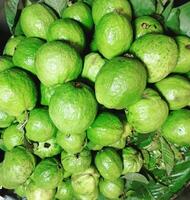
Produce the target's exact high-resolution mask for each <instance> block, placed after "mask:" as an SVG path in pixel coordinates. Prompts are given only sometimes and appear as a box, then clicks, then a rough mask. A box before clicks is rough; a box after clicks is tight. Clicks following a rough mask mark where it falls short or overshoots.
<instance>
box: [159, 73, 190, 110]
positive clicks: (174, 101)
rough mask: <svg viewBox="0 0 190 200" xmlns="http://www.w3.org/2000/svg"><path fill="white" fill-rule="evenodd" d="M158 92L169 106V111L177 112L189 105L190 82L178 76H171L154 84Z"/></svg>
mask: <svg viewBox="0 0 190 200" xmlns="http://www.w3.org/2000/svg"><path fill="white" fill-rule="evenodd" d="M156 87H157V89H158V90H159V92H160V93H161V94H162V95H163V96H164V98H165V99H166V101H167V102H168V104H169V108H170V110H178V109H180V108H183V107H185V106H187V105H189V102H190V81H189V80H188V79H186V78H185V77H183V76H180V75H171V76H168V77H166V78H165V79H163V80H161V81H159V82H157V83H156Z"/></svg>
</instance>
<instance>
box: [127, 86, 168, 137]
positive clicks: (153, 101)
mask: <svg viewBox="0 0 190 200" xmlns="http://www.w3.org/2000/svg"><path fill="white" fill-rule="evenodd" d="M168 113H169V109H168V105H167V103H166V102H165V101H164V100H162V98H161V97H160V96H159V94H158V93H157V92H156V91H154V90H152V89H150V88H147V89H146V90H145V91H144V95H143V98H142V99H141V100H139V101H137V102H136V103H135V104H133V105H131V106H129V107H128V110H127V111H126V117H127V120H128V122H129V124H130V125H131V126H132V127H133V128H134V129H135V131H137V132H138V133H150V132H154V131H156V130H158V129H159V128H160V127H161V126H162V124H163V123H164V122H165V120H166V118H167V116H168Z"/></svg>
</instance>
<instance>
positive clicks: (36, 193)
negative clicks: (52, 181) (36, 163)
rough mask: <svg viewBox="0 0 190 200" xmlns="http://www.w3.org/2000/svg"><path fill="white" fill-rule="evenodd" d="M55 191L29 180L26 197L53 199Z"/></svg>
mask: <svg viewBox="0 0 190 200" xmlns="http://www.w3.org/2000/svg"><path fill="white" fill-rule="evenodd" d="M55 192H56V191H55V189H44V188H41V187H39V186H37V185H36V184H35V183H34V182H33V181H31V182H30V183H29V185H28V186H27V188H26V198H27V200H34V199H35V200H54V199H55V198H54V197H55Z"/></svg>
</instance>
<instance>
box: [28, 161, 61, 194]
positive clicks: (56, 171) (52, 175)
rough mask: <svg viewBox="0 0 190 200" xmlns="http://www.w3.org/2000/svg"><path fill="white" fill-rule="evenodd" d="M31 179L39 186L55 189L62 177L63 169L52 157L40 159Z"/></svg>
mask: <svg viewBox="0 0 190 200" xmlns="http://www.w3.org/2000/svg"><path fill="white" fill-rule="evenodd" d="M31 179H32V180H33V181H34V183H35V185H36V186H37V187H39V188H43V189H47V190H52V189H55V188H56V187H57V186H58V185H59V184H60V183H61V181H62V179H63V169H62V167H61V165H60V164H59V163H58V161H57V160H56V159H54V158H46V159H44V160H41V161H40V162H39V163H38V165H37V166H36V168H35V170H34V172H33V174H32V176H31Z"/></svg>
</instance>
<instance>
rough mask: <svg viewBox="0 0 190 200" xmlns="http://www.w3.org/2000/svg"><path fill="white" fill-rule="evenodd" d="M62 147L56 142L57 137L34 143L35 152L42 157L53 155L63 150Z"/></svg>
mask: <svg viewBox="0 0 190 200" xmlns="http://www.w3.org/2000/svg"><path fill="white" fill-rule="evenodd" d="M61 150H62V148H61V147H60V146H59V145H58V144H57V143H56V139H55V137H52V138H51V139H49V140H47V141H44V142H38V143H34V148H33V151H34V154H35V155H37V156H39V157H40V158H42V159H44V158H48V157H53V156H55V155H57V154H59V153H60V152H61Z"/></svg>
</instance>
